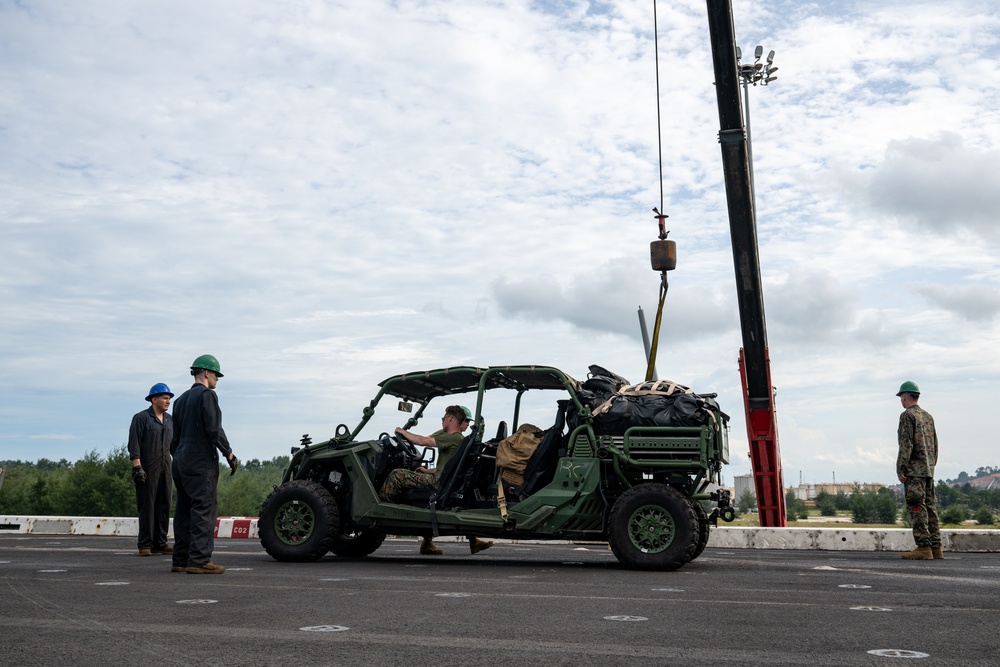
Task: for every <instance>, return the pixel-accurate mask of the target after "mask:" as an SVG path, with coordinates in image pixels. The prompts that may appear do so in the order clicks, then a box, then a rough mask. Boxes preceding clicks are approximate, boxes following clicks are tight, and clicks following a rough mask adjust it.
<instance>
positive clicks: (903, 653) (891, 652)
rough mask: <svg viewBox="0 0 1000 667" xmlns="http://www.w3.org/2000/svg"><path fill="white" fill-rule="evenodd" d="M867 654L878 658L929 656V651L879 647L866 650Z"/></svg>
mask: <svg viewBox="0 0 1000 667" xmlns="http://www.w3.org/2000/svg"><path fill="white" fill-rule="evenodd" d="M868 654H869V655H877V656H879V657H880V658H929V657H931V655H930V653H921V652H920V651H907V650H906V649H901V648H879V649H875V650H874V651H868Z"/></svg>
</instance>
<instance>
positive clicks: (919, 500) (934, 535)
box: [896, 380, 944, 560]
mask: <svg viewBox="0 0 1000 667" xmlns="http://www.w3.org/2000/svg"><path fill="white" fill-rule="evenodd" d="M896 396H899V400H900V403H902V405H903V414H901V415H900V416H899V429H898V430H897V437H898V440H899V455H898V456H897V457H896V476H897V477H898V478H899V481H900V482H902V483H903V489H904V490H905V494H906V507H907V509H908V510H909V512H910V524H911V525H912V526H913V539H914V541H915V542H916V543H917V548H916V549H914V550H913V551H907V552H906V553H904V554H903V558H905V559H907V560H933V559H935V558H944V554H943V552H942V550H941V529H940V528H939V526H938V515H937V501H936V499H935V496H934V466H935V465H937V458H938V440H937V431H936V430H935V429H934V418H933V417H931V415H930V413H929V412H927V411H926V410H924V409H923V408H921V407H920V406H919V405H917V401H919V400H920V388H919V387H917V384H916V383H915V382H911V381H909V380H907V381H906V382H904V383H903V384H902V385H901V386H900V387H899V392H898V393H897V394H896Z"/></svg>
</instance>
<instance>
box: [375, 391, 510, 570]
mask: <svg viewBox="0 0 1000 667" xmlns="http://www.w3.org/2000/svg"><path fill="white" fill-rule="evenodd" d="M471 421H472V413H471V412H470V411H469V408H467V407H465V406H463V405H449V406H448V407H447V408H445V411H444V416H443V417H442V418H441V429H440V430H438V431H435V432H434V433H431V434H430V435H418V434H416V433H411V432H410V431H407V430H405V429H403V428H398V427H397V428H396V435H398V436H400V437H402V438H406V439H407V440H409V441H410V442H412V443H413V444H415V445H418V446H420V447H433V448H435V449H437V450H438V457H437V467H436V468H434V469H431V468H417V469H416V470H406V469H405V468H396V469H395V470H393V471H391V472H390V473H389V476H388V477H387V478H386V480H385V483H383V484H382V488H381V489H379V492H378V496H379V498H380V499H382V500H383V501H385V502H390V503H392V502H396V501H397V500H399V498H400V497H401V496H402V495H403V493H404V492H405V491H406V490H407V489H437V488H438V484H439V482H440V481H441V471H442V470H444V466H445V464H446V463H448V459H450V458H451V457H452V456H453V455H454V454H455V452H456V451H457V450H458V447H459V445H461V444H462V432H463V431H465V429H467V428H469V423H470V422H471ZM491 546H493V543H492V542H487V541H485V540H479V539H477V538H476V537H474V536H469V548H470V550H471V551H472V553H478V552H480V551H482V550H483V549H488V548H489V547H491ZM420 553H421V554H424V555H428V556H431V555H433V556H439V555H441V554H443V553H444V551H442V550H441V549H439V548H438V547H436V546H434V542H433V540H432V538H430V537H425V538H424V540H423V543H422V544H421V545H420Z"/></svg>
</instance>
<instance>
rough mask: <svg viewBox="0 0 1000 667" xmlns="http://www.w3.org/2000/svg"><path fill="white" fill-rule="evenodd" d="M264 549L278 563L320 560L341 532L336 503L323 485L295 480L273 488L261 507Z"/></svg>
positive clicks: (261, 533) (262, 544)
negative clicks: (278, 561) (339, 531)
mask: <svg viewBox="0 0 1000 667" xmlns="http://www.w3.org/2000/svg"><path fill="white" fill-rule="evenodd" d="M257 529H258V531H259V532H260V543H261V546H263V547H264V550H265V551H267V553H268V554H269V555H270V556H271V558H274V559H275V560H280V561H290V562H305V561H314V560H319V559H320V558H322V557H323V555H324V554H326V552H327V551H329V550H330V549H331V547H332V546H333V543H334V537H335V536H336V535H337V532H338V530H339V529H340V512H339V511H338V509H337V502H336V501H335V500H334V499H333V496H331V495H330V492H329V491H327V490H326V489H325V488H323V485H322V484H318V483H317V482H310V481H308V480H304V479H297V480H293V481H291V482H288V483H286V484H282V485H281V486H279V487H278V488H276V489H275V490H274V491H273V492H271V495H270V496H268V497H267V500H265V501H264V504H263V506H261V508H260V521H259V523H258V526H257Z"/></svg>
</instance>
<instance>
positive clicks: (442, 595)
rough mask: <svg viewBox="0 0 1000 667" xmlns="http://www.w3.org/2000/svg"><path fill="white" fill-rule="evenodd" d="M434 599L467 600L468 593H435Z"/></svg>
mask: <svg viewBox="0 0 1000 667" xmlns="http://www.w3.org/2000/svg"><path fill="white" fill-rule="evenodd" d="M434 597H438V598H467V597H469V594H468V593H435V594H434Z"/></svg>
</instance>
